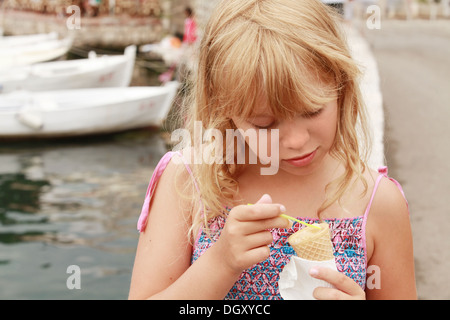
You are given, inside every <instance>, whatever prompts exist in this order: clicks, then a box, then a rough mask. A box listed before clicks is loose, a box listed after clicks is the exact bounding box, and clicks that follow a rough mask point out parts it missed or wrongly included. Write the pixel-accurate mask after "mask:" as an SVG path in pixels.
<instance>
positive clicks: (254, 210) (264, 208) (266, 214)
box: [234, 203, 285, 221]
mask: <svg viewBox="0 0 450 320" xmlns="http://www.w3.org/2000/svg"><path fill="white" fill-rule="evenodd" d="M234 209H235V210H234V215H235V218H236V219H237V220H239V221H256V220H264V219H270V218H276V217H278V216H279V215H280V214H282V213H283V212H284V211H285V209H284V207H283V206H282V205H280V204H274V203H272V204H268V203H266V204H254V205H251V206H249V205H241V206H237V207H235V208H234Z"/></svg>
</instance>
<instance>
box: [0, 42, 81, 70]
mask: <svg viewBox="0 0 450 320" xmlns="http://www.w3.org/2000/svg"><path fill="white" fill-rule="evenodd" d="M72 42H73V37H67V38H63V39H50V40H45V41H41V42H37V43H31V44H29V43H27V44H23V45H17V46H12V47H6V48H1V49H0V69H2V68H10V67H17V66H24V65H28V64H33V63H39V62H45V61H51V60H54V59H57V58H59V57H61V56H63V55H64V54H66V53H67V51H69V49H70V48H71V47H72Z"/></svg>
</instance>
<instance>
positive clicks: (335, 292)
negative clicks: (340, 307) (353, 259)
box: [309, 267, 366, 300]
mask: <svg viewBox="0 0 450 320" xmlns="http://www.w3.org/2000/svg"><path fill="white" fill-rule="evenodd" d="M309 274H310V275H311V276H312V277H313V278H316V279H320V280H324V281H326V282H328V283H329V284H331V285H333V286H334V288H325V287H318V288H316V289H314V293H313V296H314V298H316V299H318V300H365V299H366V294H365V292H364V290H363V289H362V288H361V287H360V286H359V285H358V284H357V283H356V282H355V281H353V280H352V279H350V278H349V277H347V276H346V275H345V274H343V273H340V272H339V271H336V270H332V269H330V268H320V267H313V268H311V270H310V271H309Z"/></svg>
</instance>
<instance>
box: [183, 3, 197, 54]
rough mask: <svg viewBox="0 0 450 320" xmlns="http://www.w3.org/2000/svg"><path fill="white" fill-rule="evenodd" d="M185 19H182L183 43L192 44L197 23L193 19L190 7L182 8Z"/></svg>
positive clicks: (195, 37) (195, 35) (195, 34)
mask: <svg viewBox="0 0 450 320" xmlns="http://www.w3.org/2000/svg"><path fill="white" fill-rule="evenodd" d="M184 13H185V15H186V19H185V20H184V35H183V43H186V44H188V45H191V44H193V43H194V42H195V41H196V40H197V25H196V23H195V20H194V14H193V12H192V9H191V8H189V7H187V8H186V9H185V10H184Z"/></svg>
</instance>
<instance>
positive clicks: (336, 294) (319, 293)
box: [313, 287, 351, 300]
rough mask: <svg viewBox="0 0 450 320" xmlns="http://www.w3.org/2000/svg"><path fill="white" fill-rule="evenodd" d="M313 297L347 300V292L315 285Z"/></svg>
mask: <svg viewBox="0 0 450 320" xmlns="http://www.w3.org/2000/svg"><path fill="white" fill-rule="evenodd" d="M313 297H314V298H316V299H317V300H347V299H350V298H351V297H349V296H348V295H347V294H345V293H344V292H342V291H339V290H337V289H334V288H326V287H317V288H315V289H314V291H313Z"/></svg>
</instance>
